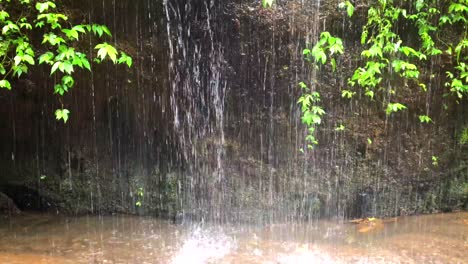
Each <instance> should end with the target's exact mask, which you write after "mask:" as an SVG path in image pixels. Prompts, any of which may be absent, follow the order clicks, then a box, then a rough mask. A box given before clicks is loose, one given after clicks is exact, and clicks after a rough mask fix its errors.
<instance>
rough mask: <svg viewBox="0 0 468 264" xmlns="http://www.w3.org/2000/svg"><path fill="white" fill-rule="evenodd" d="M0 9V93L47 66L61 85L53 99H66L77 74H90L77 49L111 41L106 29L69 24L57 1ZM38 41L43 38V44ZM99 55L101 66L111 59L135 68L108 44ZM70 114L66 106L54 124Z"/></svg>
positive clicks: (18, 0)
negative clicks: (84, 42)
mask: <svg viewBox="0 0 468 264" xmlns="http://www.w3.org/2000/svg"><path fill="white" fill-rule="evenodd" d="M0 5H1V6H2V10H1V11H0V28H1V31H2V35H1V37H0V61H1V63H0V74H1V77H0V88H4V89H9V90H10V89H11V88H12V84H11V83H12V81H13V80H14V79H18V78H21V77H23V75H25V74H28V73H29V72H30V70H31V68H32V67H33V66H37V65H45V66H46V67H48V68H49V73H50V76H51V77H54V79H55V80H59V81H57V82H56V83H55V85H54V93H55V94H57V95H59V96H63V95H64V94H65V93H67V92H68V91H70V89H71V88H73V86H74V85H75V79H74V77H73V75H74V74H75V73H76V70H77V68H80V69H84V70H88V71H91V63H90V60H89V55H88V54H86V52H83V51H80V50H79V49H78V45H77V44H78V42H79V41H80V40H81V39H83V38H84V37H93V38H97V39H103V38H110V37H112V34H111V32H110V30H109V29H108V28H107V27H106V26H105V25H99V24H73V23H71V22H70V21H69V18H68V17H67V16H66V15H65V14H63V13H61V12H60V10H59V9H58V7H57V3H56V1H54V0H49V1H37V0H0ZM18 9H19V10H21V12H17V10H18ZM38 35H42V38H41V39H40V40H38V39H37V36H38ZM95 49H96V50H97V56H96V59H95V62H97V63H100V62H102V61H104V60H107V59H109V60H111V61H112V62H113V63H114V64H126V65H127V66H128V67H131V66H132V58H131V57H130V56H128V55H127V54H125V53H124V52H121V51H118V50H117V49H116V48H115V47H114V46H112V45H110V44H108V43H107V42H103V43H100V44H97V45H96V46H95ZM69 114H70V111H69V110H67V109H64V107H63V105H62V108H61V109H58V110H57V111H56V112H55V116H56V119H57V120H63V121H64V122H67V120H68V118H69Z"/></svg>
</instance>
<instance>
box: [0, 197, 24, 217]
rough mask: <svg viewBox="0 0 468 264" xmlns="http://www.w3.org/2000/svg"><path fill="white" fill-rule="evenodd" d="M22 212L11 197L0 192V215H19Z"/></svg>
mask: <svg viewBox="0 0 468 264" xmlns="http://www.w3.org/2000/svg"><path fill="white" fill-rule="evenodd" d="M19 213H21V211H20V210H19V209H18V207H16V204H15V203H14V202H13V200H11V198H10V197H8V196H7V195H5V194H4V193H1V192H0V215H12V214H19Z"/></svg>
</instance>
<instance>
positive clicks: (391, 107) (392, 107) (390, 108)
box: [386, 103, 407, 115]
mask: <svg viewBox="0 0 468 264" xmlns="http://www.w3.org/2000/svg"><path fill="white" fill-rule="evenodd" d="M406 108H407V107H406V106H404V105H402V104H400V103H388V105H387V110H386V113H387V115H390V114H391V113H395V112H398V111H400V110H403V109H406Z"/></svg>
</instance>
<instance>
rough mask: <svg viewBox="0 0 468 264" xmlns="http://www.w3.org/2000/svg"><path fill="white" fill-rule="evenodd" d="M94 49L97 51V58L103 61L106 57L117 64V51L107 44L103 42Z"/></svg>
mask: <svg viewBox="0 0 468 264" xmlns="http://www.w3.org/2000/svg"><path fill="white" fill-rule="evenodd" d="M95 49H97V50H98V54H97V55H98V58H99V59H100V60H101V61H103V60H104V59H105V58H106V57H107V56H109V58H110V59H111V60H112V62H114V63H117V53H118V52H117V50H116V49H115V48H114V47H113V46H112V45H109V44H108V43H106V42H104V43H101V44H98V45H96V47H95Z"/></svg>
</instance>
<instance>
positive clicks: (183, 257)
mask: <svg viewBox="0 0 468 264" xmlns="http://www.w3.org/2000/svg"><path fill="white" fill-rule="evenodd" d="M235 248H236V243H235V241H234V240H233V239H232V238H231V237H229V236H226V235H225V234H223V233H222V232H219V231H218V232H214V231H212V232H210V231H207V230H203V229H202V228H201V227H197V228H195V229H194V230H193V231H192V232H191V234H190V235H189V236H188V237H187V238H186V239H185V240H184V242H183V245H182V247H181V248H180V250H179V251H178V252H177V253H176V255H175V257H174V258H173V259H172V262H171V263H172V264H185V263H192V264H204V263H207V262H212V261H217V260H220V259H222V258H223V257H225V256H226V255H228V254H229V253H230V252H232V251H233V250H235Z"/></svg>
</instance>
